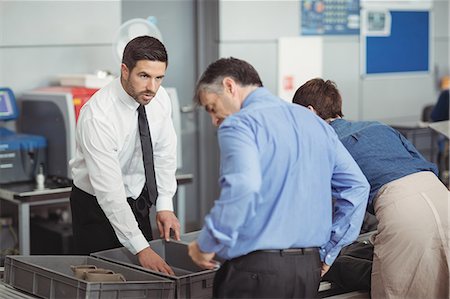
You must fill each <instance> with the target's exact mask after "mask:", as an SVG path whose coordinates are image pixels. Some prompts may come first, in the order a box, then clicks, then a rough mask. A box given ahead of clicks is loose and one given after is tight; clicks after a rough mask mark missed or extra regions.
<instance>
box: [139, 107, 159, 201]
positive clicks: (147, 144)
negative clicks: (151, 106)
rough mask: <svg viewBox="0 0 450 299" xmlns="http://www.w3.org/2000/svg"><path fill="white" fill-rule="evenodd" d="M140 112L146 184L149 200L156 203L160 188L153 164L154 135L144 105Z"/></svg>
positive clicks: (140, 132)
mask: <svg viewBox="0 0 450 299" xmlns="http://www.w3.org/2000/svg"><path fill="white" fill-rule="evenodd" d="M138 112H139V116H138V124H139V136H140V137H141V146H142V157H143V158H144V169H145V184H146V186H147V190H148V195H149V200H150V202H151V203H152V204H153V205H155V203H156V198H157V197H158V190H157V188H156V178H155V167H154V164H153V146H152V137H151V135H150V130H149V127H148V121H147V114H146V113H145V107H144V105H140V106H139V108H138Z"/></svg>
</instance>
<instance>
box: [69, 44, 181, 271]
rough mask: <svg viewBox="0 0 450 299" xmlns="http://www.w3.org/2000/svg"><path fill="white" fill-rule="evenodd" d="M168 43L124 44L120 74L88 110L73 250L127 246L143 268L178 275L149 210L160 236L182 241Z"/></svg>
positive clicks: (79, 135)
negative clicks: (161, 251) (156, 242)
mask: <svg viewBox="0 0 450 299" xmlns="http://www.w3.org/2000/svg"><path fill="white" fill-rule="evenodd" d="M167 64H168V57H167V52H166V49H165V47H164V45H163V44H162V43H161V42H160V41H159V40H158V39H156V38H153V37H149V36H140V37H137V38H135V39H133V40H131V41H130V42H129V43H128V44H127V45H126V47H125V50H124V53H123V58H122V65H121V76H120V78H117V79H115V80H114V81H112V82H111V83H110V84H108V85H106V86H105V87H103V88H102V89H100V90H99V91H97V92H96V93H95V94H94V95H93V96H92V98H91V99H90V100H89V101H88V102H87V103H86V104H85V105H84V106H83V107H82V109H81V112H80V116H79V119H78V123H77V128H76V151H75V155H74V158H73V159H72V160H71V161H70V167H71V170H72V177H73V187H72V193H71V196H70V205H71V211H72V226H73V236H74V245H75V249H76V251H77V253H78V254H90V253H92V252H96V251H101V250H106V249H111V248H117V247H121V246H125V247H126V248H127V249H128V250H129V251H130V252H131V253H133V254H135V255H137V257H138V260H139V262H140V264H141V265H142V266H143V267H146V268H149V269H152V270H156V271H160V272H163V273H166V274H173V271H172V269H171V268H170V267H169V266H168V265H167V264H166V263H165V261H164V260H163V259H162V258H161V257H159V256H158V255H157V254H156V253H155V252H154V251H153V250H152V249H151V248H150V247H149V243H148V241H150V240H152V239H153V236H152V228H151V224H150V218H149V213H150V207H151V206H152V205H155V206H156V212H157V213H156V223H157V226H158V230H159V232H160V236H161V237H163V238H164V239H166V240H169V237H170V235H171V230H172V231H173V233H174V236H175V239H177V240H179V234H180V224H179V222H178V219H177V217H176V216H175V214H174V212H173V203H172V198H173V196H174V194H175V191H176V187H177V185H176V178H175V171H176V167H177V157H176V148H177V146H176V144H177V139H176V134H175V129H174V126H173V123H172V119H171V102H170V98H169V96H168V94H167V92H166V90H165V89H164V88H163V87H162V86H161V83H162V81H163V78H164V75H165V73H166V69H167Z"/></svg>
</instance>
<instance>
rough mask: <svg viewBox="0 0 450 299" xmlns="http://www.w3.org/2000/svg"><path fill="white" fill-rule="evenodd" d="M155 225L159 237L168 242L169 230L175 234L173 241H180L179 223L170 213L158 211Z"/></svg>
mask: <svg viewBox="0 0 450 299" xmlns="http://www.w3.org/2000/svg"><path fill="white" fill-rule="evenodd" d="M156 224H157V225H158V230H159V236H160V237H161V238H164V240H166V241H170V229H172V230H173V231H174V232H175V240H177V241H179V240H180V222H178V219H177V216H175V214H174V213H173V212H172V211H159V212H158V213H156Z"/></svg>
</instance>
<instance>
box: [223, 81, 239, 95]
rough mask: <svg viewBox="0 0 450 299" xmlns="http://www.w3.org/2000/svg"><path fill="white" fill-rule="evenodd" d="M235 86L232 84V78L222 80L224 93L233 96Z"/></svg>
mask: <svg viewBox="0 0 450 299" xmlns="http://www.w3.org/2000/svg"><path fill="white" fill-rule="evenodd" d="M235 84H236V83H235V82H234V80H233V79H232V78H230V77H225V78H223V81H222V85H223V88H224V91H226V92H229V93H231V94H233V93H234V91H235V88H236V86H235Z"/></svg>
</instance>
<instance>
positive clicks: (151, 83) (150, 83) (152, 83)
mask: <svg viewBox="0 0 450 299" xmlns="http://www.w3.org/2000/svg"><path fill="white" fill-rule="evenodd" d="M146 87H147V90H150V91H152V92H154V91H155V89H156V80H155V79H150V80H148V82H147V86H146Z"/></svg>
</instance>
